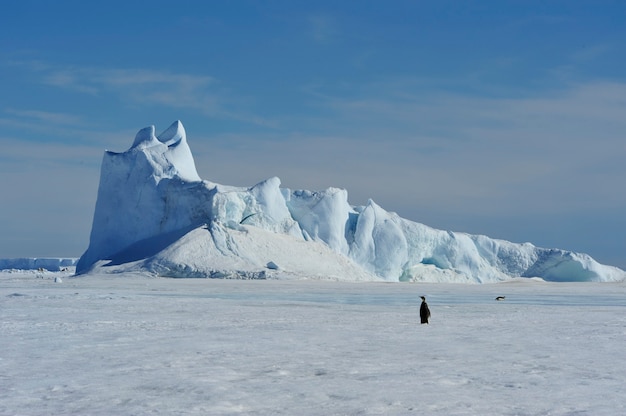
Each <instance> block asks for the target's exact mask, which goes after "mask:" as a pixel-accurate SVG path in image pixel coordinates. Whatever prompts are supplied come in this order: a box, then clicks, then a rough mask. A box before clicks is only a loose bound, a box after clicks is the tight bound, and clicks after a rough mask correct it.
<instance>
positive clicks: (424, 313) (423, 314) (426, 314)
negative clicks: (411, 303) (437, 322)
mask: <svg viewBox="0 0 626 416" xmlns="http://www.w3.org/2000/svg"><path fill="white" fill-rule="evenodd" d="M420 298H422V306H420V320H421V321H422V323H423V324H427V323H428V319H429V318H430V309H428V304H427V303H426V298H425V297H424V296H420Z"/></svg>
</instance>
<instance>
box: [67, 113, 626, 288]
mask: <svg viewBox="0 0 626 416" xmlns="http://www.w3.org/2000/svg"><path fill="white" fill-rule="evenodd" d="M280 185H281V182H280V180H279V179H278V178H275V177H274V178H270V179H267V180H265V181H263V182H260V183H258V184H256V185H254V186H252V187H250V188H242V187H233V186H224V185H219V184H216V183H212V182H209V181H206V180H202V179H201V178H200V177H199V176H198V173H197V171H196V167H195V162H194V159H193V156H192V154H191V151H190V148H189V146H188V144H187V138H186V134H185V130H184V128H183V125H182V123H181V122H180V121H176V122H175V123H173V124H172V125H171V126H170V127H169V128H168V129H167V130H165V131H164V132H163V133H162V134H160V135H158V136H155V128H154V126H151V127H147V128H144V129H142V130H140V131H139V132H138V133H137V136H136V137H135V140H134V142H133V145H132V146H131V148H130V149H129V150H127V151H126V152H123V153H115V152H110V151H107V152H105V154H104V158H103V161H102V168H101V175H100V185H99V189H98V198H97V202H96V208H95V213H94V218H93V225H92V230H91V236H90V243H89V247H88V249H87V251H86V252H85V253H84V254H83V256H82V257H81V258H80V260H79V261H78V264H77V273H78V274H82V273H88V272H90V271H98V272H120V271H147V272H151V273H154V274H157V275H162V276H171V277H232V278H271V277H275V278H325V279H340V280H341V279H345V280H386V281H436V282H462V283H476V282H478V283H480V282H496V281H503V280H509V279H512V278H515V277H540V278H543V279H545V280H549V281H618V280H623V279H624V278H625V277H626V272H624V271H622V270H620V269H618V268H615V267H611V266H605V265H601V264H599V263H597V262H596V261H595V260H593V259H592V258H591V257H590V256H588V255H586V254H580V253H574V252H570V251H565V250H559V249H544V248H538V247H535V246H534V245H532V244H530V243H525V244H515V243H511V242H507V241H502V240H495V239H491V238H488V237H485V236H481V235H469V234H464V233H455V232H450V231H442V230H436V229H433V228H430V227H428V226H426V225H423V224H419V223H416V222H412V221H409V220H406V219H403V218H401V217H399V216H398V215H396V214H395V213H391V212H387V211H385V210H384V209H383V208H381V207H380V206H378V205H377V204H376V203H375V202H374V201H373V200H370V201H369V202H368V203H367V205H365V206H358V207H357V206H352V205H350V204H349V202H348V193H347V191H346V190H344V189H337V188H329V189H326V190H322V191H316V192H313V191H307V190H290V189H286V188H281V187H280Z"/></svg>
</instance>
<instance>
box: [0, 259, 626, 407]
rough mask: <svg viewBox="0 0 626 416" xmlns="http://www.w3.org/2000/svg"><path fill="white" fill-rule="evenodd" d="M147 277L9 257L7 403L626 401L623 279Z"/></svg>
mask: <svg viewBox="0 0 626 416" xmlns="http://www.w3.org/2000/svg"><path fill="white" fill-rule="evenodd" d="M147 276H148V275H146V274H132V273H126V274H123V275H112V274H107V275H97V274H93V275H92V274H90V275H82V276H78V277H73V276H72V274H71V272H67V273H62V272H56V273H52V272H43V273H42V272H37V271H30V272H24V271H22V272H0V333H1V336H0V414H2V415H30V416H37V415H67V414H76V415H78V414H80V415H93V416H97V415H106V416H108V415H149V414H167V415H174V414H176V415H203V416H204V415H324V416H327V415H442V416H454V415H587V416H614V415H620V414H626V396H624V393H623V390H624V382H625V376H624V375H625V374H626V350H625V349H624V340H625V336H626V284H625V283H550V282H543V281H540V280H536V279H515V280H512V281H509V282H504V283H496V284H483V285H450V284H433V283H403V284H388V283H383V282H358V283H353V282H329V281H321V280H299V281H294V280H253V281H242V280H231V279H167V278H154V277H147ZM57 277H60V278H62V283H58V282H57V283H55V278H57ZM420 295H425V296H426V299H427V301H428V303H429V306H430V309H431V312H432V319H431V323H430V325H420V324H419V305H420V299H419V296H420ZM498 295H505V296H506V299H505V300H504V301H502V302H496V301H495V300H494V299H495V297H496V296H498Z"/></svg>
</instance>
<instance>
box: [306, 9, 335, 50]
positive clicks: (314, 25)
mask: <svg viewBox="0 0 626 416" xmlns="http://www.w3.org/2000/svg"><path fill="white" fill-rule="evenodd" d="M308 23H309V33H310V35H311V37H312V38H313V40H314V41H315V42H317V43H327V42H330V41H332V40H333V39H335V37H336V36H337V35H338V33H339V31H338V26H337V22H336V20H335V18H333V17H331V16H329V15H322V14H316V15H311V16H309V17H308Z"/></svg>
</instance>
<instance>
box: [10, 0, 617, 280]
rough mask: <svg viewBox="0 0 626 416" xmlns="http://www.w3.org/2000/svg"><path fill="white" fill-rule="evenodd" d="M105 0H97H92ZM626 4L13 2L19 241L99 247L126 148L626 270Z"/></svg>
mask: <svg viewBox="0 0 626 416" xmlns="http://www.w3.org/2000/svg"><path fill="white" fill-rule="evenodd" d="M92 3H93V4H92ZM625 15H626V3H624V2H621V1H552V2H546V1H441V0H439V1H391V2H380V1H377V2H374V1H346V2H336V1H332V2H326V1H316V2H299V1H267V2H263V1H220V2H205V1H184V0H181V1H178V2H164V1H152V2H143V1H142V2H140V1H132V0H129V1H124V2H119V1H109V2H85V1H63V0H61V1H56V2H50V1H30V0H21V1H19V2H18V1H11V2H7V4H5V5H4V9H3V13H2V15H1V16H0V91H2V94H0V143H1V144H2V149H3V150H2V153H1V154H0V175H1V177H2V180H1V181H0V192H1V194H2V202H1V203H0V257H2V258H5V257H45V256H69V257H78V256H80V255H81V254H82V252H83V251H84V250H85V249H86V248H87V246H88V242H89V232H90V229H91V220H92V217H93V210H94V207H95V200H96V194H97V188H98V181H99V174H100V162H101V159H102V154H103V152H104V150H105V149H107V150H113V151H124V150H126V149H128V148H129V147H130V145H131V144H132V141H133V139H134V136H135V133H136V132H137V131H138V130H139V129H141V128H143V127H145V126H148V125H155V126H156V129H157V131H158V132H161V131H163V130H164V129H166V128H167V127H168V126H169V125H170V123H172V122H173V121H175V120H177V119H180V120H182V122H183V124H184V126H185V128H186V130H187V138H188V141H189V145H190V147H191V150H192V152H193V154H194V157H195V162H196V166H197V168H198V173H199V174H200V176H201V177H202V178H203V179H207V180H211V181H214V182H219V183H223V184H228V185H237V186H251V185H254V184H255V183H257V182H260V181H261V180H263V179H266V178H269V177H272V176H278V177H279V178H281V180H282V184H283V186H284V187H288V188H292V189H309V190H321V189H325V188H327V187H329V186H334V187H340V188H345V189H347V190H348V194H349V200H350V202H351V203H352V204H354V205H361V204H364V203H365V202H367V200H368V198H371V199H373V200H374V201H376V202H377V203H378V204H379V205H381V206H382V207H383V208H385V209H387V210H389V211H395V212H397V213H398V214H399V215H401V216H402V217H405V218H408V219H411V220H414V221H417V222H421V223H424V224H427V225H430V226H432V227H435V228H441V229H448V230H453V231H462V232H469V233H472V234H485V235H488V236H490V237H494V238H501V239H505V240H510V241H514V242H527V241H529V242H532V243H533V244H535V245H537V246H540V247H557V248H563V249H569V250H574V251H580V252H585V253H588V254H591V255H592V256H593V257H594V258H596V259H597V260H598V261H600V262H602V263H607V264H612V265H616V266H619V267H622V268H626V219H625V215H624V214H625V213H626V192H625V189H626V187H625V185H624V183H625V180H626V163H625V161H626V58H625V57H626V25H624V24H623V18H624V16H625Z"/></svg>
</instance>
